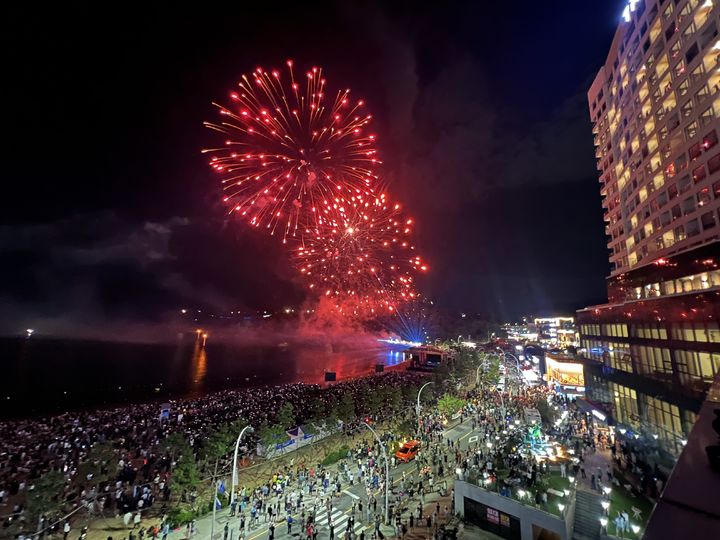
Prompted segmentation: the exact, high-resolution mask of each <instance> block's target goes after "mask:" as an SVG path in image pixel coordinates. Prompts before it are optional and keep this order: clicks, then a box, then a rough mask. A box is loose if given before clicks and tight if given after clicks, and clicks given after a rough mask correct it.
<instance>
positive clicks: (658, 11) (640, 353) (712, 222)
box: [576, 0, 720, 459]
mask: <svg viewBox="0 0 720 540" xmlns="http://www.w3.org/2000/svg"><path fill="white" fill-rule="evenodd" d="M717 4H718V2H717V0H631V1H629V2H628V4H627V7H626V9H625V11H624V13H623V20H622V21H621V23H620V25H619V27H618V29H617V31H616V34H615V37H614V39H613V42H612V45H611V48H610V52H609V55H608V58H607V61H606V63H605V65H604V66H603V67H602V68H601V69H600V71H599V72H598V75H597V77H596V78H595V80H594V82H593V84H592V86H591V88H590V90H589V92H588V104H589V109H590V117H591V120H592V131H593V134H594V139H595V146H596V154H595V155H596V157H597V168H598V171H599V180H600V193H601V196H602V198H603V202H602V205H603V208H604V221H605V232H606V234H607V237H608V249H609V262H610V277H609V278H608V303H607V304H604V305H599V306H591V307H588V308H585V309H583V310H580V311H578V312H577V317H576V319H577V325H578V328H579V332H580V349H579V350H580V354H582V355H583V356H584V358H585V385H586V390H587V397H588V399H589V400H590V401H591V402H593V403H594V404H596V405H598V406H599V407H602V408H604V409H605V410H606V411H607V412H608V413H609V414H610V415H611V416H612V418H613V420H614V421H615V422H616V423H617V424H618V425H619V427H620V429H621V430H622V431H621V433H622V432H628V433H630V434H631V435H632V437H634V438H635V439H638V440H644V441H647V445H648V447H652V448H653V449H654V451H655V452H656V453H657V454H658V455H662V456H664V457H667V458H670V459H672V458H673V457H676V456H677V455H679V453H680V451H681V449H682V447H683V445H684V444H685V441H686V438H687V434H688V433H689V431H690V429H691V427H692V425H693V423H694V422H695V419H696V414H697V412H698V410H699V408H700V405H701V403H702V401H703V398H704V395H705V392H706V391H707V387H708V385H709V384H710V382H711V381H712V379H713V378H714V376H715V374H716V373H717V372H718V371H720V331H719V330H718V317H719V316H720V266H719V263H720V242H719V241H718V240H719V239H720V225H719V222H720V215H719V214H718V209H720V145H718V135H719V134H720V86H719V85H720V69H719V66H720V63H719V62H720V39H719V36H718V28H719V27H720V24H719V23H720V19H719V17H720V7H719V6H718V5H717Z"/></svg>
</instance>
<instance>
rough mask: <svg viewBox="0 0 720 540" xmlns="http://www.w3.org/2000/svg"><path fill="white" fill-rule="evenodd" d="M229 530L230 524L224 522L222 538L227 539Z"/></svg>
mask: <svg viewBox="0 0 720 540" xmlns="http://www.w3.org/2000/svg"><path fill="white" fill-rule="evenodd" d="M229 532H230V525H229V524H228V523H226V524H225V527H224V528H223V540H228V533H229ZM165 537H166V535H163V540H165Z"/></svg>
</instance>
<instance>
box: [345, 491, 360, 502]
mask: <svg viewBox="0 0 720 540" xmlns="http://www.w3.org/2000/svg"><path fill="white" fill-rule="evenodd" d="M342 492H343V493H345V494H346V495H350V496H351V497H352V498H353V499H355V500H357V499H359V498H360V497H358V496H357V495H355V494H354V493H350V492H349V491H348V490H347V489H343V491H342Z"/></svg>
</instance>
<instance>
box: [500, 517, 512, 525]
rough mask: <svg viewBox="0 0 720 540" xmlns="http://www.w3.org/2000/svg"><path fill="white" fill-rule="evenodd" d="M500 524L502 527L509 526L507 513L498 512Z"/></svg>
mask: <svg viewBox="0 0 720 540" xmlns="http://www.w3.org/2000/svg"><path fill="white" fill-rule="evenodd" d="M500 525H502V526H503V527H509V526H510V516H508V515H507V514H500Z"/></svg>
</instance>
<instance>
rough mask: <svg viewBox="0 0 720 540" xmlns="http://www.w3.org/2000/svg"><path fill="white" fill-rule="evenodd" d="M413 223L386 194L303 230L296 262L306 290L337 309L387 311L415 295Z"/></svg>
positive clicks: (418, 266)
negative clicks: (330, 301)
mask: <svg viewBox="0 0 720 540" xmlns="http://www.w3.org/2000/svg"><path fill="white" fill-rule="evenodd" d="M413 224H414V222H413V220H412V218H409V217H406V216H403V214H402V212H401V210H400V205H399V204H393V203H390V202H389V201H388V200H387V199H386V197H385V195H380V196H378V197H377V198H376V199H374V200H373V201H372V202H369V201H367V200H366V201H364V202H363V203H361V204H360V203H355V204H352V205H350V206H348V207H346V208H344V209H343V211H342V212H341V213H339V214H338V218H337V220H335V221H332V222H331V221H329V220H324V221H323V223H321V225H320V227H319V228H318V229H314V230H309V229H306V230H305V231H304V234H303V235H302V243H301V245H300V246H298V247H297V248H296V249H295V250H294V256H295V261H296V265H297V267H298V269H299V271H300V273H301V274H302V275H303V276H304V278H305V279H306V280H307V282H308V283H309V287H310V289H311V290H315V291H316V292H317V293H318V294H321V295H324V296H326V297H330V298H334V299H336V300H337V302H338V308H339V309H340V310H341V311H350V312H352V313H353V314H356V315H357V314H359V313H360V312H366V313H370V314H371V313H378V312H381V311H387V310H390V311H392V310H394V309H396V308H397V306H398V305H399V304H400V303H402V302H404V301H407V300H411V299H414V298H416V297H417V292H416V290H415V283H414V274H415V273H416V272H417V271H424V270H426V265H425V264H424V263H423V262H422V261H421V258H420V256H419V255H416V254H415V253H414V250H415V247H414V246H413V245H412V242H411V237H410V235H411V233H412V227H413Z"/></svg>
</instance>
